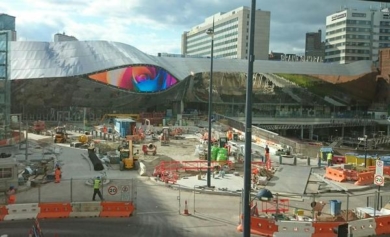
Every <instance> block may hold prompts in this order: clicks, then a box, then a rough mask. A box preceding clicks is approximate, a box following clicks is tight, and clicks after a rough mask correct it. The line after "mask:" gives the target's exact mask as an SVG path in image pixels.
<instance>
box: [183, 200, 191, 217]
mask: <svg viewBox="0 0 390 237" xmlns="http://www.w3.org/2000/svg"><path fill="white" fill-rule="evenodd" d="M183 214H184V215H186V216H188V215H190V213H189V212H188V204H187V200H185V202H184V213H183Z"/></svg>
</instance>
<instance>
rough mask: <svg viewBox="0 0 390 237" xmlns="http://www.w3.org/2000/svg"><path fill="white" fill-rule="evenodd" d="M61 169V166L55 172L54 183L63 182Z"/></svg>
mask: <svg viewBox="0 0 390 237" xmlns="http://www.w3.org/2000/svg"><path fill="white" fill-rule="evenodd" d="M61 173H62V172H61V168H60V166H57V168H56V170H55V171H54V178H55V180H54V182H55V183H59V182H60V181H61Z"/></svg>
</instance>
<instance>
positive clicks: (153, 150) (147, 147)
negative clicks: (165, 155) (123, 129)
mask: <svg viewBox="0 0 390 237" xmlns="http://www.w3.org/2000/svg"><path fill="white" fill-rule="evenodd" d="M142 151H143V152H144V155H147V154H149V153H151V154H152V155H154V156H155V155H156V153H157V147H156V146H155V145H154V144H153V143H149V144H148V145H146V144H143V145H142Z"/></svg>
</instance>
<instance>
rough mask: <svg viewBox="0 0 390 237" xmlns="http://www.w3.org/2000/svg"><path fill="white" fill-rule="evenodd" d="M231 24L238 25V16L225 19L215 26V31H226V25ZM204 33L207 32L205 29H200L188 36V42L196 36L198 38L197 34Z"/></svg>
mask: <svg viewBox="0 0 390 237" xmlns="http://www.w3.org/2000/svg"><path fill="white" fill-rule="evenodd" d="M230 24H231V25H236V26H238V18H233V19H231V20H228V21H225V22H223V23H220V24H218V25H216V26H214V32H215V33H217V32H219V31H222V32H223V31H225V29H226V26H228V25H230ZM203 34H205V31H199V32H197V33H195V34H193V35H190V36H188V37H187V42H190V41H191V40H193V39H194V38H198V37H197V36H202V35H203Z"/></svg>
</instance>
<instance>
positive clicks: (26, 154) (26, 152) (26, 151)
mask: <svg viewBox="0 0 390 237" xmlns="http://www.w3.org/2000/svg"><path fill="white" fill-rule="evenodd" d="M25 156H26V161H27V159H28V122H27V124H26V150H25Z"/></svg>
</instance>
